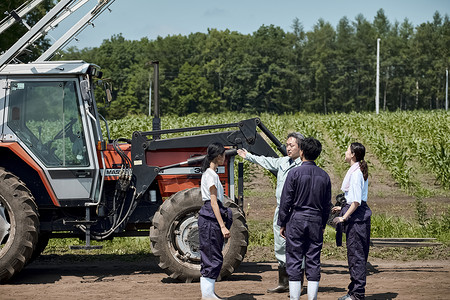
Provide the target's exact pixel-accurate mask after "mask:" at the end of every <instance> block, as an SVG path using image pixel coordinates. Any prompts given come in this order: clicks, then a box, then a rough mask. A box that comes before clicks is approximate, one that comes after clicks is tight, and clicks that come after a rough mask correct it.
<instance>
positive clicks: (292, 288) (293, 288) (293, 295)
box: [289, 281, 302, 300]
mask: <svg viewBox="0 0 450 300" xmlns="http://www.w3.org/2000/svg"><path fill="white" fill-rule="evenodd" d="M301 292H302V282H301V281H289V300H299V299H300V294H301Z"/></svg>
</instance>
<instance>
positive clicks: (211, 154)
mask: <svg viewBox="0 0 450 300" xmlns="http://www.w3.org/2000/svg"><path fill="white" fill-rule="evenodd" d="M224 153H225V147H224V146H223V144H222V143H218V142H216V143H211V144H209V146H208V150H206V156H205V158H204V159H203V162H202V172H205V171H206V170H207V169H208V168H209V165H210V164H211V162H212V161H213V160H214V159H215V158H216V157H217V156H219V155H222V154H224Z"/></svg>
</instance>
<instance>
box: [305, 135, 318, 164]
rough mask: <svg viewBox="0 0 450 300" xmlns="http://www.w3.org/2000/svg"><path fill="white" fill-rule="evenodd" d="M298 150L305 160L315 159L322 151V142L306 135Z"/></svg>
mask: <svg viewBox="0 0 450 300" xmlns="http://www.w3.org/2000/svg"><path fill="white" fill-rule="evenodd" d="M300 150H302V151H303V157H304V158H305V159H306V160H316V159H317V158H318V157H319V155H320V153H321V152H322V144H321V143H320V142H319V141H318V140H316V139H315V138H313V137H307V138H304V139H303V140H302V142H301V143H300Z"/></svg>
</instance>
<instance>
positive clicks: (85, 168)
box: [0, 61, 102, 206]
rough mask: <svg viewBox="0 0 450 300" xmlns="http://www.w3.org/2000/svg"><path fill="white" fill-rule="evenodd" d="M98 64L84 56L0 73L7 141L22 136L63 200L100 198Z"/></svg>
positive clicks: (19, 139) (71, 202) (21, 141)
mask: <svg viewBox="0 0 450 300" xmlns="http://www.w3.org/2000/svg"><path fill="white" fill-rule="evenodd" d="M97 69H98V67H96V66H95V65H91V64H88V63H85V62H82V61H70V62H42V63H31V64H23V65H7V66H6V67H5V68H4V69H3V70H2V71H1V73H0V81H1V82H2V84H3V86H4V87H6V88H5V89H2V93H4V95H2V97H0V107H2V108H3V107H4V108H5V113H4V114H2V115H0V119H1V118H4V120H3V122H1V124H3V125H2V126H1V129H2V130H1V133H2V135H1V140H2V142H18V143H19V144H20V145H21V147H22V148H23V149H25V152H26V153H28V155H29V156H30V157H31V158H32V159H33V160H34V161H35V162H36V163H37V164H38V165H39V166H40V168H41V169H42V170H43V171H44V173H45V175H46V177H47V178H48V180H49V182H50V185H51V187H52V190H53V192H54V195H55V197H56V198H55V199H52V200H53V202H54V203H55V202H56V203H59V205H62V206H71V205H74V204H76V203H75V202H74V201H76V202H79V203H80V205H84V203H85V202H96V201H98V197H99V192H98V190H99V184H98V183H99V182H100V181H99V163H98V159H97V154H96V151H95V150H96V146H95V145H96V143H97V141H99V140H102V134H101V131H100V126H99V123H98V115H97V112H96V108H95V101H94V99H92V97H93V93H92V89H91V86H92V77H93V76H95V75H99V72H98V71H97Z"/></svg>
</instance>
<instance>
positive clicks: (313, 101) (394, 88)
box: [54, 9, 450, 118]
mask: <svg viewBox="0 0 450 300" xmlns="http://www.w3.org/2000/svg"><path fill="white" fill-rule="evenodd" d="M378 38H380V39H381V52H380V61H381V63H380V110H414V109H436V108H437V109H441V108H444V101H445V84H446V69H447V68H448V67H449V65H450V55H449V49H450V22H449V17H448V15H445V16H442V15H441V14H440V13H439V12H436V13H435V14H434V15H433V16H432V21H428V22H426V23H422V24H420V25H418V26H414V25H413V24H412V23H411V22H409V20H408V19H405V20H404V21H403V22H402V23H399V22H397V21H395V22H390V21H389V20H388V18H387V16H386V15H385V13H384V11H383V9H380V10H379V11H378V12H377V14H376V16H375V17H374V19H373V21H372V22H371V21H369V20H367V19H366V18H365V17H364V16H363V15H362V14H360V15H358V16H357V17H356V18H355V19H354V20H353V21H350V20H349V19H348V18H346V17H343V18H341V20H340V21H339V23H338V25H337V26H336V28H334V27H333V26H332V25H331V24H330V23H329V22H327V21H325V20H323V19H319V20H318V21H317V23H316V24H315V25H314V26H313V28H312V30H310V31H305V30H304V28H303V26H302V24H301V20H299V19H295V20H293V22H292V26H291V31H288V32H286V31H284V30H283V29H281V28H280V27H277V26H275V25H269V26H265V25H263V26H261V27H260V28H258V29H257V30H256V31H255V32H253V33H252V34H241V33H239V32H236V31H229V30H223V31H222V30H217V29H209V30H208V32H207V33H191V34H190V35H188V36H182V35H172V36H166V37H157V38H156V39H154V40H150V39H148V38H142V39H141V40H126V39H125V38H124V37H123V36H122V35H120V34H118V35H114V36H112V37H111V38H110V39H107V40H104V41H103V42H102V44H101V45H100V46H99V47H94V48H84V49H78V48H76V47H70V48H68V49H66V50H65V51H63V52H61V53H60V54H59V55H57V56H56V57H55V58H54V59H64V60H69V59H82V60H84V61H87V62H91V63H95V64H97V65H99V66H101V67H102V71H103V72H104V77H105V78H108V79H109V80H110V81H111V82H112V84H113V96H114V98H115V101H113V102H112V103H111V105H110V106H109V107H108V108H106V107H105V106H106V104H99V107H100V109H101V111H102V113H103V114H105V115H106V116H108V117H109V118H122V117H124V116H126V115H129V114H145V113H147V112H148V99H149V92H150V81H151V80H152V78H153V67H152V65H151V61H159V66H160V99H161V105H160V108H161V113H162V114H174V115H186V114H190V113H193V112H200V113H202V112H216V113H219V112H222V111H239V112H247V113H255V114H258V113H261V112H271V113H278V114H281V113H293V112H298V111H303V112H314V113H324V114H327V113H331V112H350V111H372V110H375V82H376V52H377V49H376V48H377V39H378ZM103 94H104V93H101V92H100V91H97V92H96V95H97V98H98V99H100V98H101V97H103Z"/></svg>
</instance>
